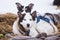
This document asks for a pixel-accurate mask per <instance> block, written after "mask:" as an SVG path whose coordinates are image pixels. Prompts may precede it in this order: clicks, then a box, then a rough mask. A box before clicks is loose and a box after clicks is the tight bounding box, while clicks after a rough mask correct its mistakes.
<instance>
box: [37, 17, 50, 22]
mask: <svg viewBox="0 0 60 40" xmlns="http://www.w3.org/2000/svg"><path fill="white" fill-rule="evenodd" d="M40 19H42V20H44V21H46V22H48V23H50V20H49V19H48V18H45V17H43V16H38V17H37V23H38V22H39V21H40Z"/></svg>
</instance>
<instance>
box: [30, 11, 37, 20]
mask: <svg viewBox="0 0 60 40" xmlns="http://www.w3.org/2000/svg"><path fill="white" fill-rule="evenodd" d="M31 15H32V18H33V20H35V18H36V17H37V12H36V11H34V12H33V13H32V14H31Z"/></svg>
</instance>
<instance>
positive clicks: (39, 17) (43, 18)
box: [37, 15, 55, 32]
mask: <svg viewBox="0 0 60 40" xmlns="http://www.w3.org/2000/svg"><path fill="white" fill-rule="evenodd" d="M40 19H42V20H44V21H46V22H47V23H49V24H50V25H51V26H52V28H53V30H54V32H55V28H54V27H53V25H52V24H51V23H50V20H49V19H48V18H45V17H44V16H41V15H40V16H38V17H37V23H38V22H40Z"/></svg>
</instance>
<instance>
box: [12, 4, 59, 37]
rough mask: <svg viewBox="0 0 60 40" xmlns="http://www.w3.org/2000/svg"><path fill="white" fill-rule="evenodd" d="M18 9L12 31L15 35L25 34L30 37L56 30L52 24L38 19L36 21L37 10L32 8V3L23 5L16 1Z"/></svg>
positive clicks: (54, 32)
mask: <svg viewBox="0 0 60 40" xmlns="http://www.w3.org/2000/svg"><path fill="white" fill-rule="evenodd" d="M16 5H17V9H18V17H17V20H16V21H15V22H14V24H13V30H12V31H13V33H14V34H17V35H21V36H22V35H26V36H31V37H36V36H37V35H39V34H41V33H46V34H47V35H53V34H56V33H57V32H58V29H57V27H56V26H54V25H53V24H52V25H51V24H50V23H47V22H46V21H44V20H42V19H40V21H39V22H38V23H36V21H37V12H36V11H33V12H32V13H31V11H32V10H33V9H32V8H33V5H34V4H33V3H30V4H29V5H28V6H26V7H24V6H23V5H21V4H20V3H16Z"/></svg>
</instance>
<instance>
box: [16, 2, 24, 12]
mask: <svg viewBox="0 0 60 40" xmlns="http://www.w3.org/2000/svg"><path fill="white" fill-rule="evenodd" d="M15 4H16V5H17V9H18V11H21V10H22V8H23V7H24V6H22V5H21V4H20V3H18V2H17V3H15Z"/></svg>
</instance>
